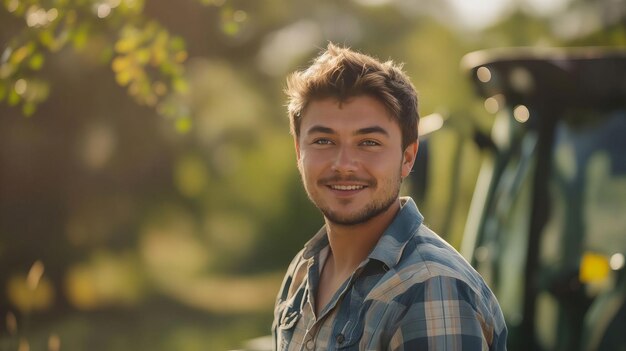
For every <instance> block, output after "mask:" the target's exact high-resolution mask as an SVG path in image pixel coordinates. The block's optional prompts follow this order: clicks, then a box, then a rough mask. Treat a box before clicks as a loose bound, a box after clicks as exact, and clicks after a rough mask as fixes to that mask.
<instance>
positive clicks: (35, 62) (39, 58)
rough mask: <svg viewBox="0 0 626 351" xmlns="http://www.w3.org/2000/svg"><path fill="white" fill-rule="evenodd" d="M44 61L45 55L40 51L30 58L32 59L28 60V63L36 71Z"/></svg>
mask: <svg viewBox="0 0 626 351" xmlns="http://www.w3.org/2000/svg"><path fill="white" fill-rule="evenodd" d="M43 62H44V58H43V55H42V54H41V53H39V52H38V53H35V54H34V55H33V56H32V57H31V58H30V61H29V62H28V65H29V66H30V68H31V69H33V70H35V71H38V70H40V69H41V67H42V66H43Z"/></svg>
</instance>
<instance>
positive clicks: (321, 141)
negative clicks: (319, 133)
mask: <svg viewBox="0 0 626 351" xmlns="http://www.w3.org/2000/svg"><path fill="white" fill-rule="evenodd" d="M313 144H316V145H330V144H332V141H330V140H328V139H324V138H319V139H315V140H313Z"/></svg>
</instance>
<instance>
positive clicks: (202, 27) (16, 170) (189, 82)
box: [0, 0, 626, 351]
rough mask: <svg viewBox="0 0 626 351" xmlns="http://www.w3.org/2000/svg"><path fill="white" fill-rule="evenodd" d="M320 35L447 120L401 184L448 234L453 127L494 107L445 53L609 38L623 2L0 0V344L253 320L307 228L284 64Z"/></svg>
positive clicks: (608, 41) (251, 323) (463, 151)
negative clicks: (388, 66) (383, 69)
mask: <svg viewBox="0 0 626 351" xmlns="http://www.w3.org/2000/svg"><path fill="white" fill-rule="evenodd" d="M328 41H333V42H336V43H339V44H345V45H347V46H350V47H352V48H354V49H357V50H359V51H363V52H365V53H369V54H372V55H374V56H377V57H379V58H380V59H383V60H386V59H390V58H391V59H393V60H395V61H398V62H404V64H405V65H404V68H405V70H406V71H407V73H408V74H409V75H410V76H411V77H412V80H413V83H414V85H415V86H416V87H417V89H418V91H419V95H420V99H421V103H420V113H421V115H422V116H427V115H430V116H435V117H436V116H441V118H443V119H445V120H446V124H445V125H447V126H454V127H453V128H450V127H445V126H444V127H443V128H440V129H439V130H438V131H437V132H436V133H431V134H430V135H428V136H424V138H425V139H428V148H424V149H420V151H421V152H422V153H423V155H422V156H427V157H428V160H429V161H428V168H427V169H425V170H422V171H423V172H421V173H420V170H419V169H417V170H416V174H421V177H425V178H427V179H428V185H427V187H426V189H425V190H424V188H423V186H420V181H423V179H422V180H420V179H417V178H418V177H415V178H416V179H414V183H413V184H408V185H407V187H406V189H405V193H408V194H412V195H413V196H414V197H415V198H416V199H417V200H418V205H419V207H420V209H421V211H422V212H423V213H424V214H425V217H426V222H427V224H428V225H429V226H430V227H431V228H433V229H434V230H435V231H436V232H438V233H439V234H440V235H441V236H443V237H444V238H445V239H447V240H448V241H449V242H451V243H452V244H453V245H454V246H455V247H457V248H460V246H461V243H462V241H463V233H464V230H465V223H466V219H467V213H468V211H469V207H470V201H471V199H472V195H473V190H474V186H475V184H476V180H477V176H478V172H479V166H480V163H481V160H482V156H481V151H480V149H479V147H478V146H477V145H476V143H474V141H473V140H472V135H473V134H472V133H473V132H474V131H479V132H482V133H484V134H489V133H490V130H491V127H492V125H493V123H494V112H495V111H488V110H489V108H487V109H486V107H488V106H487V105H485V104H484V100H483V99H482V98H479V97H478V95H477V94H475V92H474V90H473V88H472V85H471V84H472V82H471V80H470V73H469V71H468V70H467V69H462V68H461V66H460V63H461V59H462V57H463V56H464V55H465V54H467V53H468V52H471V51H474V50H478V49H486V48H500V47H511V46H530V47H536V48H548V47H562V46H574V47H576V46H609V47H624V46H626V1H623V0H603V1H596V0H593V1H591V0H589V1H587V0H558V1H549V2H546V1H541V0H497V1H496V0H492V1H478V0H448V1H437V2H432V1H423V0H353V1H326V0H322V1H287V0H268V1H243V0H242V1H237V0H180V1H147V0H40V1H36V0H2V2H1V5H0V314H1V315H0V317H1V319H0V350H20V351H27V350H46V349H48V350H59V349H63V350H155V351H158V350H182V351H192V350H228V349H235V348H241V347H244V344H245V342H246V340H249V339H252V338H256V337H260V336H263V335H267V334H269V331H270V325H271V321H272V308H273V302H274V297H275V294H276V292H277V289H278V286H279V284H280V281H281V278H282V275H283V273H284V270H285V269H286V267H287V264H288V263H289V261H290V259H291V258H292V257H293V255H294V254H295V253H296V252H297V251H298V250H299V249H300V248H301V247H302V245H303V244H304V243H305V242H306V241H307V240H308V238H309V237H310V236H311V235H312V234H313V233H315V232H316V230H317V229H318V228H319V226H321V224H322V219H321V216H320V215H319V214H318V213H317V211H316V209H315V208H314V207H313V206H312V205H311V204H309V202H308V200H307V198H306V195H305V193H304V190H303V189H302V187H301V185H300V180H299V175H298V173H297V169H296V166H295V160H294V153H293V151H292V150H293V143H292V139H291V137H290V135H289V132H288V129H289V127H288V120H287V117H286V113H285V107H284V105H285V98H284V95H283V93H282V89H283V87H284V78H285V76H286V74H288V73H289V72H291V71H293V70H295V69H298V68H301V67H304V66H305V65H306V64H307V63H308V62H309V61H310V59H311V58H312V57H313V56H315V55H316V54H317V53H318V52H319V50H320V49H321V48H323V47H325V46H326V43H327V42H328ZM435 124H436V123H435ZM437 128H438V127H435V129H437ZM469 130H471V131H472V133H470V132H468V131H469ZM457 174H460V175H461V176H459V177H456V176H455V175H457ZM622 188H623V187H622Z"/></svg>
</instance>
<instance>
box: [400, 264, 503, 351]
mask: <svg viewBox="0 0 626 351" xmlns="http://www.w3.org/2000/svg"><path fill="white" fill-rule="evenodd" d="M409 290H410V291H411V294H410V296H409V295H407V296H402V297H399V300H398V302H400V303H403V304H405V305H406V306H405V307H406V309H405V313H402V314H401V315H400V316H399V317H398V320H396V321H395V328H394V329H393V332H392V334H391V339H390V343H389V350H393V351H404V350H406V351H408V350H430V351H435V350H441V351H454V350H463V351H480V350H490V349H491V348H490V346H491V344H492V343H493V339H494V328H493V324H492V323H490V322H489V321H491V316H489V315H487V316H486V315H485V313H486V312H487V311H484V308H483V306H484V304H483V301H481V297H480V296H479V295H477V294H476V293H475V292H474V291H473V290H471V288H470V287H469V286H468V285H467V284H466V283H464V282H462V281H460V280H458V279H455V278H451V277H443V276H437V277H432V278H429V279H428V280H426V281H424V282H423V283H420V284H419V285H418V286H415V287H413V288H412V289H409Z"/></svg>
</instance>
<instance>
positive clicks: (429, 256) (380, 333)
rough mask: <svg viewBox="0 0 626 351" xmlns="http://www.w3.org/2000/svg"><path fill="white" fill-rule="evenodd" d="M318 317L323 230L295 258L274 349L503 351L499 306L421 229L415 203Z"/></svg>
mask: <svg viewBox="0 0 626 351" xmlns="http://www.w3.org/2000/svg"><path fill="white" fill-rule="evenodd" d="M402 203H403V206H402V209H401V210H400V212H399V213H398V215H397V216H396V218H395V219H394V220H393V222H392V223H391V225H390V226H389V227H388V228H387V230H386V231H385V232H384V234H383V235H382V237H381V238H380V240H379V241H378V243H377V244H376V246H375V247H374V249H373V250H372V252H371V253H370V255H369V256H368V258H367V259H366V260H364V261H363V262H362V263H361V264H360V265H359V267H358V268H357V269H356V270H355V272H354V273H353V274H352V276H351V277H350V278H349V279H348V280H346V281H345V282H344V283H343V285H342V286H341V288H339V290H338V291H337V292H336V293H335V295H334V296H333V298H332V299H331V301H330V302H329V303H328V305H327V306H325V307H324V308H323V310H322V311H321V313H320V314H319V316H317V317H316V315H315V313H314V311H315V308H314V301H315V293H316V291H317V287H318V285H319V280H320V269H321V267H323V263H324V260H325V259H326V257H327V256H328V252H329V246H328V238H327V236H326V230H325V228H322V229H321V230H320V231H319V232H318V233H317V234H316V235H315V236H314V237H313V238H312V239H311V240H310V241H309V242H308V243H307V244H306V245H305V247H304V249H303V250H302V251H301V252H300V253H298V255H297V256H296V257H295V258H294V260H293V261H292V263H291V265H290V266H289V269H288V271H287V274H286V276H285V279H284V281H283V284H282V286H281V289H280V291H279V293H278V298H277V300H276V307H275V309H274V323H273V325H272V332H273V336H274V349H275V350H281V351H293V350H376V351H381V350H465V351H467V350H472V351H473V350H506V335H507V330H506V326H505V324H504V318H503V316H502V312H501V310H500V307H499V305H498V302H497V300H496V298H495V297H494V295H493V294H492V292H491V290H489V288H488V287H487V285H486V284H485V282H484V281H483V279H482V278H481V277H480V275H479V274H478V273H477V272H476V271H475V270H474V269H473V268H472V267H471V266H470V265H469V264H468V263H467V261H465V259H463V257H461V255H459V253H458V252H457V251H456V250H455V249H454V248H452V247H451V246H450V245H448V244H447V243H446V242H445V241H444V240H443V239H441V238H440V237H439V236H438V235H437V234H435V233H434V232H433V231H431V230H430V229H428V228H427V227H426V226H424V225H423V224H422V222H423V216H422V215H421V214H420V213H419V211H418V209H417V206H416V205H415V203H414V202H413V200H412V199H410V198H403V199H402Z"/></svg>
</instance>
